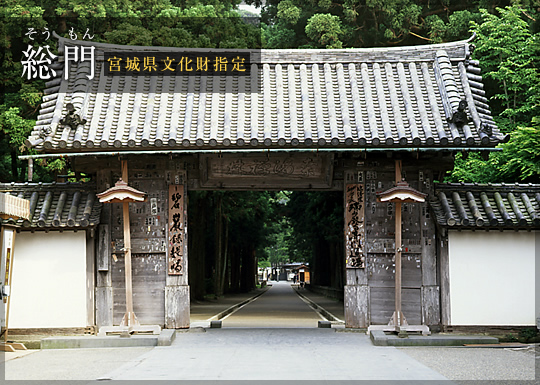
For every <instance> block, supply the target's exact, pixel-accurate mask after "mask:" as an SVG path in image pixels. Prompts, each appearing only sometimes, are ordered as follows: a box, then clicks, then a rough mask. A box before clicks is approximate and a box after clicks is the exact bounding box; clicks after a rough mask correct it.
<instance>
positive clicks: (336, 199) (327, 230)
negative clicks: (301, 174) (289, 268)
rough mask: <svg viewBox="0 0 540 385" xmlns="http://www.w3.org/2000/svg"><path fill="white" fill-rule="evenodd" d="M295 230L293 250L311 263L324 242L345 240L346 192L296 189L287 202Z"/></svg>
mask: <svg viewBox="0 0 540 385" xmlns="http://www.w3.org/2000/svg"><path fill="white" fill-rule="evenodd" d="M287 215H288V217H289V218H290V223H291V226H292V232H291V236H290V239H289V250H290V253H291V254H292V255H295V256H297V257H296V260H297V261H305V262H310V261H311V260H312V257H313V254H314V252H315V248H316V247H317V245H319V244H320V242H326V243H336V242H338V243H339V242H343V194H342V193H341V192H339V193H334V192H328V193H320V192H303V191H295V192H293V193H292V194H291V196H290V202H289V203H288V204H287Z"/></svg>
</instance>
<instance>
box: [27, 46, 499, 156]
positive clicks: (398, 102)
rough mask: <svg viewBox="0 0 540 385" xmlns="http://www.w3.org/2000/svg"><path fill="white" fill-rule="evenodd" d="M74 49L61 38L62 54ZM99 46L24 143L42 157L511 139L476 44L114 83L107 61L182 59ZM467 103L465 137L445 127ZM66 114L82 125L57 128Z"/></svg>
mask: <svg viewBox="0 0 540 385" xmlns="http://www.w3.org/2000/svg"><path fill="white" fill-rule="evenodd" d="M76 43H77V44H78V45H85V44H89V43H88V42H79V41H77V42H76ZM68 44H73V42H72V41H71V40H69V39H64V38H59V45H60V47H61V49H62V47H64V46H65V45H68ZM92 44H93V45H95V46H96V55H97V57H98V61H97V62H96V75H95V77H94V79H93V80H92V81H88V80H87V79H86V75H87V73H88V67H87V66H82V65H81V66H78V67H72V68H71V69H70V78H69V80H67V81H66V80H63V77H62V74H61V73H60V71H59V75H58V76H59V78H58V79H55V80H53V81H51V82H49V86H50V87H51V88H49V89H47V90H46V92H45V94H46V96H44V98H43V104H42V109H41V111H40V116H39V118H38V121H37V123H36V126H35V127H34V130H33V131H32V133H31V136H30V138H29V140H28V141H27V143H28V144H29V145H31V146H34V147H36V149H38V150H39V151H41V152H47V153H49V152H50V153H53V152H62V153H63V152H84V151H105V150H114V151H122V150H131V149H134V148H136V149H141V150H149V151H151V150H155V149H160V148H161V149H188V148H215V149H220V148H236V147H246V146H248V147H252V146H256V147H263V148H267V147H277V148H291V149H294V148H302V147H306V146H321V147H322V146H325V147H329V148H340V147H351V146H358V147H370V146H380V147H401V148H410V147H456V146H457V147H474V146H477V147H494V146H496V145H497V144H498V143H500V142H501V141H503V140H505V139H506V138H504V137H503V135H502V134H501V133H500V132H499V130H498V129H497V127H496V125H495V123H494V121H493V119H492V117H491V113H490V111H489V106H488V105H487V99H486V98H485V93H484V91H483V90H482V83H481V77H480V76H479V74H480V69H479V68H478V63H477V62H475V61H473V60H470V53H469V42H468V41H459V42H454V43H446V44H437V45H424V46H414V47H395V48H372V49H343V50H263V51H260V60H259V61H258V62H257V63H256V64H253V65H252V75H251V76H250V77H243V76H239V77H233V76H229V77H217V76H216V77H207V76H199V77H197V76H190V77H174V76H163V77H159V76H153V77H142V76H133V77H124V78H122V77H118V76H116V77H105V76H104V75H103V73H102V70H103V52H104V51H114V50H118V51H128V50H134V51H141V50H148V51H160V50H162V51H163V50H165V51H175V50H179V51H185V49H178V48H166V47H133V46H115V45H109V44H101V43H99V44H98V43H92ZM202 51H205V50H202ZM206 51H207V50H206ZM83 64H84V63H83ZM460 100H466V101H467V102H468V109H467V113H468V116H469V120H470V122H469V123H468V124H465V125H463V126H462V127H457V126H456V125H455V124H453V123H449V121H448V119H449V118H450V117H451V116H452V114H453V112H454V111H455V110H457V106H458V104H459V101H460ZM68 103H72V104H73V105H74V106H75V111H76V112H77V113H79V114H80V115H81V117H83V118H85V119H86V120H87V122H86V123H85V124H84V125H80V126H79V127H77V128H76V129H72V128H70V127H64V126H63V125H61V124H59V121H60V119H62V118H63V117H64V116H65V114H66V105H67V104H68Z"/></svg>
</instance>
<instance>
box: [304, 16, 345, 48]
mask: <svg viewBox="0 0 540 385" xmlns="http://www.w3.org/2000/svg"><path fill="white" fill-rule="evenodd" d="M306 34H307V36H308V37H309V38H310V39H311V40H313V41H315V42H317V44H318V45H320V46H322V47H326V48H341V47H342V44H343V43H342V42H341V40H340V37H341V35H342V34H343V32H342V31H341V21H340V20H339V17H337V16H334V15H331V14H329V13H325V14H321V13H318V14H315V15H313V16H311V17H310V18H309V20H308V22H307V25H306Z"/></svg>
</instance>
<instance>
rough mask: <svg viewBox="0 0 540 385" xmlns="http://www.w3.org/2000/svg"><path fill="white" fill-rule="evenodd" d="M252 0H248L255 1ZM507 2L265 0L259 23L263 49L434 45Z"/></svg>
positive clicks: (462, 33)
mask: <svg viewBox="0 0 540 385" xmlns="http://www.w3.org/2000/svg"><path fill="white" fill-rule="evenodd" d="M257 2H258V0H254V1H252V3H257ZM508 4H510V1H491V2H488V1H484V0H458V1H449V0H441V1H425V0H385V1H382V0H320V1H313V0H284V1H280V0H268V1H266V2H265V5H264V8H263V12H262V21H263V23H264V27H263V42H264V45H265V47H267V48H341V47H344V48H346V47H373V46H393V45H416V44H426V43H440V42H443V41H448V40H456V39H463V38H467V37H469V35H470V32H469V22H470V21H480V20H481V15H480V13H479V7H485V8H488V9H489V10H490V11H493V10H494V9H495V7H496V6H505V5H508Z"/></svg>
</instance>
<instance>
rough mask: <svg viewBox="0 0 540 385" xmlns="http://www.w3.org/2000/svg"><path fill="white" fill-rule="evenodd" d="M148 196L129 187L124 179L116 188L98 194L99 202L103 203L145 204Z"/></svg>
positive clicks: (119, 181) (116, 184)
mask: <svg viewBox="0 0 540 385" xmlns="http://www.w3.org/2000/svg"><path fill="white" fill-rule="evenodd" d="M146 196H147V194H146V193H145V192H142V191H139V190H136V189H134V188H133V187H130V186H128V184H127V183H126V182H124V181H123V180H122V179H119V180H118V182H116V183H115V185H114V187H111V188H110V189H108V190H106V191H104V192H102V193H100V194H97V197H98V198H99V201H100V202H102V203H116V202H144V201H146Z"/></svg>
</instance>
